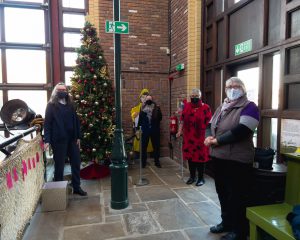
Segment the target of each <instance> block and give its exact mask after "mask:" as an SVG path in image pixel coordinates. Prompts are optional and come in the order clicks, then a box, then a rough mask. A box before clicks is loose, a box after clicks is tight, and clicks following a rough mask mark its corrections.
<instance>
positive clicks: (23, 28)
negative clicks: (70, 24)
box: [4, 7, 45, 44]
mask: <svg viewBox="0 0 300 240" xmlns="http://www.w3.org/2000/svg"><path fill="white" fill-rule="evenodd" d="M16 16H18V21H16ZM44 19H45V16H44V11H43V10H38V9H24V8H10V7H7V8H4V24H5V40H6V41H7V42H15V43H41V44H43V43H45V21H44Z"/></svg>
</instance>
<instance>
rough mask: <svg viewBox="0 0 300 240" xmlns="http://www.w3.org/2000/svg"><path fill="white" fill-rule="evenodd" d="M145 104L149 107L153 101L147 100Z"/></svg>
mask: <svg viewBox="0 0 300 240" xmlns="http://www.w3.org/2000/svg"><path fill="white" fill-rule="evenodd" d="M145 103H146V104H147V105H151V104H152V103H153V101H152V100H147V101H146V102H145Z"/></svg>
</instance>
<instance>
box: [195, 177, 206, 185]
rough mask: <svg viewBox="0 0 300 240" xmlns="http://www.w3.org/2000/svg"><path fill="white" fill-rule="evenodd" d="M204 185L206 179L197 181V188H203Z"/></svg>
mask: <svg viewBox="0 0 300 240" xmlns="http://www.w3.org/2000/svg"><path fill="white" fill-rule="evenodd" d="M204 183H205V181H204V179H203V178H200V179H198V180H197V182H196V186H197V187H200V186H202V185H203V184H204Z"/></svg>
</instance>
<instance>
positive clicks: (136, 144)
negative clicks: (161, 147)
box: [130, 89, 153, 152]
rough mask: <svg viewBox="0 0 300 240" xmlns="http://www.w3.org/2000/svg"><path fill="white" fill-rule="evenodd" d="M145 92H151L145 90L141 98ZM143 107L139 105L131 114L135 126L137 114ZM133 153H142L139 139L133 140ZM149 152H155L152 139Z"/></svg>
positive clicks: (148, 147)
mask: <svg viewBox="0 0 300 240" xmlns="http://www.w3.org/2000/svg"><path fill="white" fill-rule="evenodd" d="M144 92H149V91H148V90H147V89H143V90H142V91H141V94H140V96H141V95H142V94H143V93H144ZM141 106H142V103H139V104H138V105H136V106H135V107H133V108H131V111H130V114H131V119H132V122H133V124H134V119H135V117H134V116H135V115H136V114H139V113H140V109H141ZM133 151H135V152H139V151H140V140H139V139H137V137H135V138H134V140H133ZM147 152H153V147H152V143H151V139H149V143H148V146H147Z"/></svg>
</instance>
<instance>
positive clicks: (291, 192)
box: [247, 153, 300, 240]
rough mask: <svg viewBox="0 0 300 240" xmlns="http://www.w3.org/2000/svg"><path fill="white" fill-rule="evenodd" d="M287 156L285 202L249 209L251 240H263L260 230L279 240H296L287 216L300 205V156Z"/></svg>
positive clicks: (291, 154)
mask: <svg viewBox="0 0 300 240" xmlns="http://www.w3.org/2000/svg"><path fill="white" fill-rule="evenodd" d="M285 156H286V158H287V161H288V163H287V164H288V165H287V177H286V187H285V201H284V203H281V204H273V205H265V206H257V207H249V208H247V218H248V219H249V223H250V240H261V239H262V236H261V234H260V231H259V228H261V229H262V230H264V231H265V232H266V233H268V234H269V235H271V236H272V237H274V238H276V239H278V240H295V238H294V236H293V232H292V228H291V226H290V224H289V222H288V221H287V220H286V216H287V214H288V213H289V212H291V211H292V209H293V206H294V205H296V204H300V155H299V154H295V153H287V154H285Z"/></svg>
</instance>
